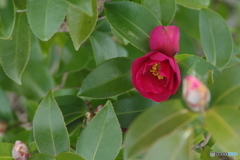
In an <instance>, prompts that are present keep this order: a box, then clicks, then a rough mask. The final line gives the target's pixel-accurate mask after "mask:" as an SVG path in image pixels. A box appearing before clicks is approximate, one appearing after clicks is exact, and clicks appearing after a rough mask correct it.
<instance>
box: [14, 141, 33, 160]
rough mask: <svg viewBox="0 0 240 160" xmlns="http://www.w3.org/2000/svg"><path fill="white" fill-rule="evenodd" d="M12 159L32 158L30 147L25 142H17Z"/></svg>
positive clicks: (23, 159)
mask: <svg viewBox="0 0 240 160" xmlns="http://www.w3.org/2000/svg"><path fill="white" fill-rule="evenodd" d="M12 157H13V158H14V159H15V160H28V158H29V157H30V153H29V151H28V147H27V146H26V145H25V144H24V143H23V142H21V141H16V142H15V144H14V146H13V150H12Z"/></svg>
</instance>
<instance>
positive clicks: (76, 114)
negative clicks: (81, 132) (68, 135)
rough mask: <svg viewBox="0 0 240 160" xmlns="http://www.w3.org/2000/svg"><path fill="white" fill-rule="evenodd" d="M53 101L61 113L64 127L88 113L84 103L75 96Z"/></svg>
mask: <svg viewBox="0 0 240 160" xmlns="http://www.w3.org/2000/svg"><path fill="white" fill-rule="evenodd" d="M55 99H56V102H57V103H58V106H59V107H60V109H61V111H62V113H63V117H64V121H65V123H66V125H67V124H69V123H71V122H73V121H74V120H76V119H79V118H80V117H83V116H85V114H86V112H87V111H88V107H87V105H86V103H85V102H84V101H83V100H82V99H80V98H78V97H77V96H71V95H67V96H60V97H56V98H55Z"/></svg>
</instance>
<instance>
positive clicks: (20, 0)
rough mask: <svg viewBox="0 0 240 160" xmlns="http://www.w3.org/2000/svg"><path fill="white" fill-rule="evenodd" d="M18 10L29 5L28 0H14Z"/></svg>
mask: <svg viewBox="0 0 240 160" xmlns="http://www.w3.org/2000/svg"><path fill="white" fill-rule="evenodd" d="M13 1H14V4H15V7H16V8H17V10H20V11H23V10H25V9H26V7H27V0H13Z"/></svg>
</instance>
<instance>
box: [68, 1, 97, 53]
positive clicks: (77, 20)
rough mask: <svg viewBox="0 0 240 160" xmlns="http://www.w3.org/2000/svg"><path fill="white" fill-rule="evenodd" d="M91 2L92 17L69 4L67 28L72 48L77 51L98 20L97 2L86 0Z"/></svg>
mask: <svg viewBox="0 0 240 160" xmlns="http://www.w3.org/2000/svg"><path fill="white" fill-rule="evenodd" d="M88 1H89V2H92V6H93V15H92V16H89V15H88V14H86V13H85V12H83V11H82V10H81V9H79V8H76V7H75V6H73V5H71V4H69V6H68V11H67V23H68V27H69V33H70V36H71V39H72V41H73V44H74V47H75V49H76V50H78V49H79V48H80V46H81V44H82V43H83V42H84V41H85V40H86V39H87V38H88V37H89V36H90V34H91V33H92V31H93V29H94V27H95V25H96V22H97V18H98V16H97V15H98V13H97V2H96V0H88Z"/></svg>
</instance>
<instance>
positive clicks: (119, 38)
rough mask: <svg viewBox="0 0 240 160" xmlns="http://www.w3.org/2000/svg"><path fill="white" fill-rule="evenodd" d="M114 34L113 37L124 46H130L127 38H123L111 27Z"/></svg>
mask: <svg viewBox="0 0 240 160" xmlns="http://www.w3.org/2000/svg"><path fill="white" fill-rule="evenodd" d="M111 30H112V33H113V35H114V36H115V37H116V38H117V39H118V40H119V41H120V42H122V43H123V44H125V45H127V44H128V40H126V39H125V38H123V37H122V36H121V35H120V34H119V33H118V32H117V31H116V30H115V29H114V28H113V27H111Z"/></svg>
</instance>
